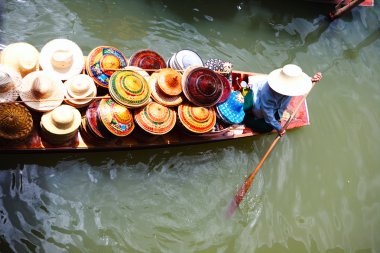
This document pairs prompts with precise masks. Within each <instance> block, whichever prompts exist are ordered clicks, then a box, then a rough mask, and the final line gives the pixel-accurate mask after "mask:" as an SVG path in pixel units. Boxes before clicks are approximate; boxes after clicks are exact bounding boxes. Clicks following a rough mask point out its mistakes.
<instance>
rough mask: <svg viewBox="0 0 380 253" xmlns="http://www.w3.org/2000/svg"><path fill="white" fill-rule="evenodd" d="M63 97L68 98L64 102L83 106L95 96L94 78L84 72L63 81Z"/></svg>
mask: <svg viewBox="0 0 380 253" xmlns="http://www.w3.org/2000/svg"><path fill="white" fill-rule="evenodd" d="M64 85H65V97H66V98H68V99H70V100H67V101H66V102H67V103H68V104H71V105H73V106H75V107H78V108H80V107H84V106H86V105H88V104H90V103H91V101H92V100H93V98H94V97H95V96H96V92H97V91H96V85H95V83H94V80H93V79H92V78H91V77H89V76H88V75H85V74H80V75H76V76H73V77H71V78H70V79H68V80H67V81H66V82H65V83H64Z"/></svg>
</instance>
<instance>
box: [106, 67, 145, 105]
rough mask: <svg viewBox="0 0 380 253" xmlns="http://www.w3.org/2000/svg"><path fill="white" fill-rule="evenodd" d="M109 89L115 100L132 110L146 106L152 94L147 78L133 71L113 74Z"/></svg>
mask: <svg viewBox="0 0 380 253" xmlns="http://www.w3.org/2000/svg"><path fill="white" fill-rule="evenodd" d="M108 89H109V92H110V95H111V97H112V98H113V99H114V100H116V101H117V102H118V103H120V104H123V105H125V106H127V107H130V108H136V107H141V106H144V105H146V104H147V103H148V102H150V95H151V93H152V91H151V88H150V87H149V85H148V82H147V81H146V80H145V78H144V77H142V76H141V75H140V74H138V73H136V72H134V71H131V70H122V71H117V72H115V73H113V75H112V76H111V77H110V81H109V87H108Z"/></svg>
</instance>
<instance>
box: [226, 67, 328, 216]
mask: <svg viewBox="0 0 380 253" xmlns="http://www.w3.org/2000/svg"><path fill="white" fill-rule="evenodd" d="M316 76H317V77H316ZM321 77H322V76H321V73H320V72H318V73H317V74H316V75H314V77H313V78H312V86H311V88H310V90H309V92H308V93H306V94H305V95H304V96H303V97H302V99H301V101H300V102H299V103H298V105H297V106H296V108H295V109H294V111H293V113H292V114H291V116H290V117H289V119H288V120H287V121H286V123H285V124H284V126H283V127H282V128H283V129H285V130H286V129H287V127H288V126H289V124H290V122H291V121H292V120H293V118H294V117H295V115H296V114H297V111H298V109H299V108H300V107H301V105H302V104H303V103H304V101H305V99H306V97H307V96H308V95H309V93H310V91H311V89H312V88H313V87H314V85H315V84H316V83H317V82H319V80H320V79H321ZM280 138H281V136H280V135H277V136H276V138H275V139H274V141H273V142H272V144H271V145H270V147H269V148H268V150H267V152H266V153H265V154H264V156H263V157H262V158H261V160H260V162H259V163H258V164H257V166H256V168H255V169H254V170H253V171H252V172H251V174H249V176H248V177H247V179H246V180H245V181H244V184H242V186H240V188H239V191H238V192H237V193H236V194H235V196H234V198H233V199H232V200H231V203H230V205H229V207H228V209H227V212H226V217H227V218H230V217H232V216H233V215H234V213H235V211H236V209H237V208H238V207H239V205H240V202H241V201H242V200H243V198H244V197H245V195H246V194H247V192H248V191H249V189H250V188H251V185H252V182H253V180H254V179H255V176H256V174H257V173H258V172H259V170H260V169H261V167H262V165H263V164H264V162H265V160H266V159H267V157H268V156H269V154H270V153H271V152H272V150H273V149H274V147H275V146H276V144H277V142H278V141H279V140H280Z"/></svg>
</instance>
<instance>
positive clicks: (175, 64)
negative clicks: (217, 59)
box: [167, 49, 203, 70]
mask: <svg viewBox="0 0 380 253" xmlns="http://www.w3.org/2000/svg"><path fill="white" fill-rule="evenodd" d="M167 66H168V67H169V68H172V69H176V70H185V69H187V68H188V67H192V66H199V67H203V61H202V59H201V57H200V56H199V55H198V54H197V53H196V52H194V51H192V50H189V49H184V50H180V51H178V52H177V53H174V54H173V56H172V57H170V58H169V59H168V60H167Z"/></svg>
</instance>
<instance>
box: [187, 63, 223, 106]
mask: <svg viewBox="0 0 380 253" xmlns="http://www.w3.org/2000/svg"><path fill="white" fill-rule="evenodd" d="M182 90H183V93H184V94H185V96H186V97H187V99H188V100H189V101H190V102H192V103H193V104H195V105H198V106H206V107H208V106H213V105H215V104H216V103H218V102H219V100H220V98H221V97H222V94H223V84H222V81H221V79H220V78H219V77H218V75H217V74H216V73H215V72H214V71H213V70H210V69H208V68H204V67H189V68H187V69H186V70H185V72H184V74H183V77H182Z"/></svg>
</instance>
